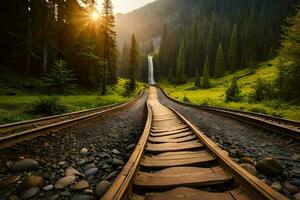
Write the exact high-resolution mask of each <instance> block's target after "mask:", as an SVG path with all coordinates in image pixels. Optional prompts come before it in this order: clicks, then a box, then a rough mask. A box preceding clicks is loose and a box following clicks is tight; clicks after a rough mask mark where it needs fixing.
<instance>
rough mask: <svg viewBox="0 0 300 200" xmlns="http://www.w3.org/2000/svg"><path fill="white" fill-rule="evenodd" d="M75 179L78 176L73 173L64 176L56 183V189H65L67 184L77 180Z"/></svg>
mask: <svg viewBox="0 0 300 200" xmlns="http://www.w3.org/2000/svg"><path fill="white" fill-rule="evenodd" d="M75 179H76V177H75V176H73V175H72V176H66V177H63V178H61V179H59V180H58V181H57V182H56V183H55V188H56V189H63V188H65V187H66V186H68V185H71V184H73V183H74V182H75Z"/></svg>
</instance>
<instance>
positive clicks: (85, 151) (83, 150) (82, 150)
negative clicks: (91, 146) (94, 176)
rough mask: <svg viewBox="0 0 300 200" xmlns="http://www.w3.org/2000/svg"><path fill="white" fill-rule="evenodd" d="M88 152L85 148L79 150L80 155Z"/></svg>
mask: <svg viewBox="0 0 300 200" xmlns="http://www.w3.org/2000/svg"><path fill="white" fill-rule="evenodd" d="M88 151H89V150H88V149H87V148H82V149H81V150H80V153H81V154H87V152H88Z"/></svg>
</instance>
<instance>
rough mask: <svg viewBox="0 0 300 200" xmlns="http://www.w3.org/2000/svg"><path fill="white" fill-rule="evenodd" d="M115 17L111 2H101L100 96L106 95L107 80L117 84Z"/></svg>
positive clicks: (109, 0)
mask: <svg viewBox="0 0 300 200" xmlns="http://www.w3.org/2000/svg"><path fill="white" fill-rule="evenodd" d="M114 23H115V17H114V13H113V6H112V2H111V0H104V1H103V10H102V26H101V31H102V33H103V60H104V62H105V64H104V70H103V83H102V92H101V94H102V95H105V94H106V93H107V89H106V87H107V80H108V77H107V75H109V80H110V82H111V83H117V76H116V60H117V49H116V32H115V31H114V26H115V25H114Z"/></svg>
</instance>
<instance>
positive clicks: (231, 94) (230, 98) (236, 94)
mask: <svg viewBox="0 0 300 200" xmlns="http://www.w3.org/2000/svg"><path fill="white" fill-rule="evenodd" d="M241 99H242V96H241V90H240V88H239V86H238V83H237V77H236V76H235V75H234V77H233V79H232V81H231V83H230V85H229V87H228V88H227V90H226V92H225V100H226V101H227V102H239V101H240V100H241Z"/></svg>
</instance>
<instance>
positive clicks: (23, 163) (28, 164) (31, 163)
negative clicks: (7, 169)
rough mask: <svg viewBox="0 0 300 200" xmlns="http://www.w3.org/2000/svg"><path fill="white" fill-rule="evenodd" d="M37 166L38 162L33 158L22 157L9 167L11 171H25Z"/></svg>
mask: <svg viewBox="0 0 300 200" xmlns="http://www.w3.org/2000/svg"><path fill="white" fill-rule="evenodd" d="M38 166H39V163H38V162H37V161H35V160H33V159H28V158H27V159H23V160H20V161H17V162H15V163H14V164H13V165H12V167H11V169H12V170H13V171H26V170H31V169H36V168H37V167H38Z"/></svg>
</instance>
